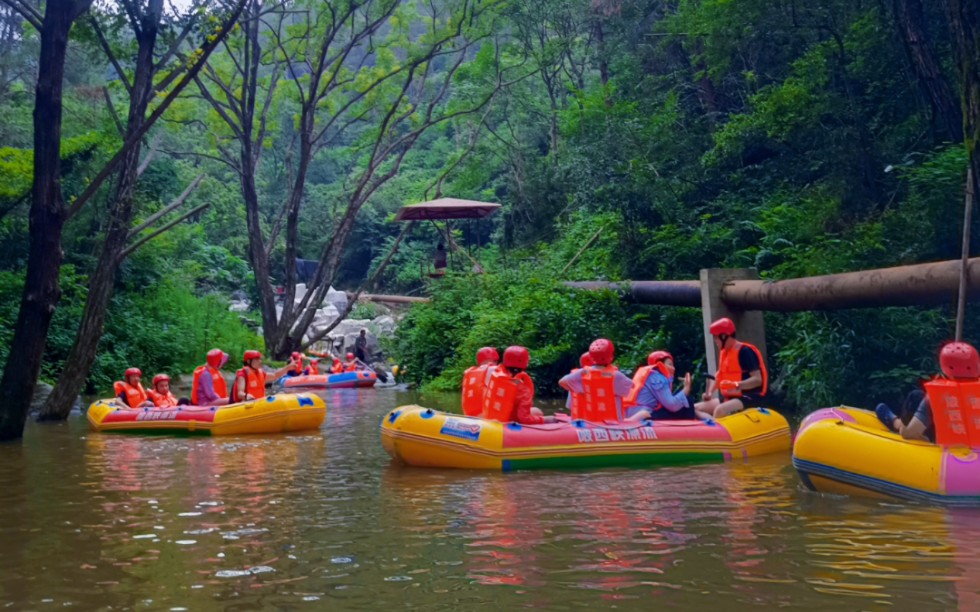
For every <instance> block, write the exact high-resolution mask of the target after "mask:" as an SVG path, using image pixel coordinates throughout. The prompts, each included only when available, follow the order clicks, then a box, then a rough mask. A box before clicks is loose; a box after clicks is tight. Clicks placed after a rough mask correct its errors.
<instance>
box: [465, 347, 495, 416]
mask: <svg viewBox="0 0 980 612" xmlns="http://www.w3.org/2000/svg"><path fill="white" fill-rule="evenodd" d="M498 361H500V354H499V353H497V349H495V348H493V347H492V346H485V347H483V348H481V349H480V350H478V351H477V352H476V365H475V366H471V367H469V368H467V369H466V371H465V372H463V389H462V392H463V396H462V404H461V405H462V407H463V414H465V415H466V416H473V417H478V416H480V415H481V414H483V396H484V395H486V391H487V382H489V380H490V376H491V375H493V371H494V369H495V368H496V367H497V362H498Z"/></svg>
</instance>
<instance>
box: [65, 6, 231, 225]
mask: <svg viewBox="0 0 980 612" xmlns="http://www.w3.org/2000/svg"><path fill="white" fill-rule="evenodd" d="M246 2H247V0H237V2H236V5H235V10H233V11H232V13H231V14H230V15H229V16H228V18H227V19H226V20H225V21H224V23H222V24H221V30H220V31H219V33H218V34H215V35H213V36H209V37H208V38H207V39H206V42H205V44H204V45H203V46H202V47H201V48H200V49H199V50H200V51H201V53H200V54H199V55H198V60H197V62H196V63H195V64H194V65H193V66H192V67H191V69H190V70H189V71H187V72H186V73H185V74H184V76H183V78H182V79H181V80H180V82H179V83H178V84H177V85H176V86H175V87H174V88H173V89H172V90H171V91H170V93H169V94H167V97H166V98H164V100H163V101H162V102H161V103H160V104H159V105H158V106H157V107H156V108H155V109H154V110H153V112H152V113H151V114H150V116H149V117H148V118H147V120H146V121H145V122H144V123H143V125H142V126H141V127H140V129H139V130H136V131H135V132H133V134H131V135H130V137H129V139H128V140H127V141H126V142H125V143H124V144H123V146H122V147H121V148H120V149H119V151H117V152H116V154H115V155H114V156H113V157H112V159H110V160H109V162H108V163H107V164H106V165H105V166H104V167H103V168H102V170H101V171H100V172H99V173H98V174H97V175H96V176H95V178H94V179H92V182H91V183H89V185H88V187H86V188H85V191H83V192H82V194H81V195H80V196H78V199H77V200H75V203H74V204H72V206H71V207H70V208H69V209H68V215H67V216H68V218H71V217H73V216H75V215H76V214H78V211H79V210H81V209H82V207H83V206H85V204H86V203H88V201H89V200H90V199H91V198H92V196H93V195H95V193H96V192H97V191H98V190H99V188H101V187H102V184H103V183H104V182H105V180H106V179H107V178H109V175H111V174H112V172H113V171H114V170H115V169H116V166H117V165H118V164H119V162H120V161H122V159H123V157H124V156H125V155H126V154H127V153H128V152H129V150H130V149H132V148H133V147H134V146H136V144H137V143H139V142H140V140H141V139H142V138H143V136H144V135H145V134H146V133H147V132H148V131H149V130H150V128H152V127H153V125H154V124H155V123H156V122H157V120H158V119H160V117H161V116H162V115H163V113H164V112H165V111H166V110H167V109H168V108H169V107H170V105H171V104H172V103H173V101H174V100H175V99H176V98H177V96H178V95H180V93H181V92H182V91H183V89H184V88H185V87H186V86H187V85H188V84H189V83H190V82H191V81H192V80H194V78H195V77H196V76H197V74H198V73H199V72H200V71H201V68H202V67H203V66H204V63H205V62H207V60H208V57H210V56H211V52H212V51H214V49H215V48H216V47H217V46H218V43H219V42H220V39H221V38H224V37H225V36H227V34H228V32H229V31H230V30H231V27H232V26H233V25H234V24H235V22H236V21H238V16H239V15H240V14H241V12H242V9H243V8H244V7H245V3H246Z"/></svg>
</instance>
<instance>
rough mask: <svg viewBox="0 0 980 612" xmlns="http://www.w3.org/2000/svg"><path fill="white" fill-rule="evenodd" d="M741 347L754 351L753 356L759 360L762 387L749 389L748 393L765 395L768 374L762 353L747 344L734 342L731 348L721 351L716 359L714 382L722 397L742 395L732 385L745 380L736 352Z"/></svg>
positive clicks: (767, 386)
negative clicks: (716, 366) (716, 370)
mask: <svg viewBox="0 0 980 612" xmlns="http://www.w3.org/2000/svg"><path fill="white" fill-rule="evenodd" d="M743 346H747V347H749V348H750V349H752V350H753V351H755V356H756V357H758V359H759V370H761V372H762V386H761V387H757V388H755V389H750V390H749V392H750V393H758V394H759V395H765V394H766V390H767V389H768V388H769V373H768V372H767V371H766V362H765V361H764V360H763V359H762V353H761V352H759V349H758V348H756V347H755V346H754V345H752V344H749V343H748V342H736V343H735V344H734V345H733V346H732V347H731V348H727V349H721V356H720V357H719V359H718V373H717V374H715V382H716V386H717V388H718V391H720V392H721V395H722V396H723V397H726V398H731V397H739V396H741V395H742V392H741V391H739V390H738V389H735V388H734V385H735V383H737V382H741V381H742V380H745V378H744V376H745V375H746V374H748V372H743V371H742V366H740V365H738V352H739V351H740V350H741V348H742V347H743Z"/></svg>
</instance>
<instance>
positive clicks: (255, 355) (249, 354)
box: [242, 350, 262, 363]
mask: <svg viewBox="0 0 980 612" xmlns="http://www.w3.org/2000/svg"><path fill="white" fill-rule="evenodd" d="M253 359H262V353H260V352H258V351H256V350H249V351H245V354H244V355H243V356H242V361H244V362H245V363H248V362H249V361H252V360H253Z"/></svg>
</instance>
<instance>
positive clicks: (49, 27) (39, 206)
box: [0, 0, 90, 440]
mask: <svg viewBox="0 0 980 612" xmlns="http://www.w3.org/2000/svg"><path fill="white" fill-rule="evenodd" d="M89 3H90V0H88V1H84V0H83V1H82V2H66V1H61V2H48V3H46V5H45V11H44V20H43V22H42V24H41V31H40V34H41V53H40V57H39V59H38V77H37V88H36V90H35V97H34V183H33V186H32V188H31V196H32V201H31V210H30V246H29V250H28V256H27V275H26V278H25V280H24V293H23V295H22V297H21V302H20V310H19V311H18V313H17V322H16V324H15V327H14V337H13V341H12V343H11V354H10V357H9V358H8V359H7V364H6V366H5V367H4V370H3V378H2V379H0V440H14V439H17V438H20V437H21V436H22V435H23V433H24V422H25V421H26V420H27V411H28V409H29V408H30V403H31V397H32V396H33V395H34V388H35V386H36V384H37V378H38V375H39V374H40V372H41V359H42V358H43V356H44V345H45V343H46V341H47V337H48V329H49V327H50V325H51V317H52V316H53V315H54V311H55V308H56V307H57V304H58V299H59V298H60V297H61V287H60V286H59V284H58V274H59V271H60V269H61V260H62V256H63V253H62V251H61V233H62V229H63V228H64V224H65V219H66V215H67V211H66V209H65V205H64V201H63V198H62V194H61V168H60V166H61V111H62V87H63V80H64V74H65V53H66V52H67V49H68V33H69V31H70V30H71V26H72V23H73V22H74V20H75V19H76V18H77V17H78V15H79V14H80V13H81V12H82V11H84V10H85V9H86V8H88V4H89Z"/></svg>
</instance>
